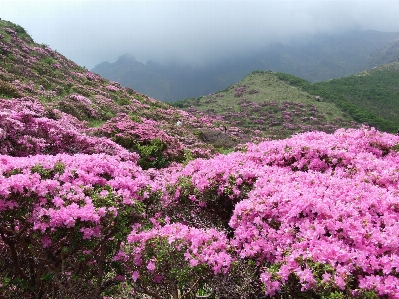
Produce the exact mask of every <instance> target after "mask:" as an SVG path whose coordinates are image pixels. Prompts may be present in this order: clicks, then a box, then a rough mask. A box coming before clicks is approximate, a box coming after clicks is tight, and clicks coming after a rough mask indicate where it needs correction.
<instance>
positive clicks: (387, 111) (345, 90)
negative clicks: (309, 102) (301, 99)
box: [313, 62, 399, 132]
mask: <svg viewBox="0 0 399 299" xmlns="http://www.w3.org/2000/svg"><path fill="white" fill-rule="evenodd" d="M313 88H314V89H315V90H317V91H318V92H319V93H321V94H323V95H325V96H326V97H328V98H329V99H331V100H333V101H335V102H337V103H339V104H340V105H341V107H342V108H343V109H345V110H347V111H348V112H349V113H351V114H352V115H353V117H354V118H355V119H356V120H358V121H361V122H367V123H369V124H370V125H372V126H375V127H377V128H379V129H381V130H385V131H388V132H396V131H397V130H398V128H399V117H398V116H399V63H398V62H394V63H391V64H386V65H382V66H379V67H375V68H373V69H370V70H367V71H364V72H361V73H359V74H356V75H353V76H349V77H345V78H340V79H334V80H330V81H326V82H320V83H316V84H314V86H313Z"/></svg>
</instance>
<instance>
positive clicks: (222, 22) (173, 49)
mask: <svg viewBox="0 0 399 299" xmlns="http://www.w3.org/2000/svg"><path fill="white" fill-rule="evenodd" d="M398 16H399V1H398V0H392V1H390V0H389V1H388V0H349V1H343V0H338V1H337V0H335V1H332V0H279V1H274V0H273V1H269V0H263V1H251V0H243V1H234V0H225V1H218V0H212V1H208V0H197V1H192V0H174V1H168V0H130V1H127V0H125V1H119V0H47V1H44V0H0V17H1V18H2V19H3V20H7V21H11V22H13V23H16V24H19V25H21V26H22V27H24V28H25V29H26V31H27V32H28V33H29V34H30V35H31V36H32V37H33V39H34V40H35V41H36V42H38V43H44V44H47V45H49V46H50V47H51V48H52V49H54V50H57V51H58V52H59V53H61V54H63V55H65V56H66V57H67V58H69V59H71V60H73V61H74V62H76V63H78V64H79V65H81V66H85V67H87V68H88V69H91V68H93V67H94V66H95V65H96V64H98V63H100V62H102V61H109V62H114V61H115V60H116V59H117V58H118V57H119V56H120V55H122V54H125V53H128V52H129V53H132V54H133V55H134V56H135V57H136V59H137V60H139V61H141V62H146V61H147V60H149V59H152V60H155V61H161V62H162V61H166V60H169V59H176V60H179V61H183V62H194V63H202V62H209V61H212V60H216V59H219V58H222V57H226V56H229V55H232V54H240V53H244V52H248V51H250V50H257V49H260V48H262V47H265V46H266V45H267V44H268V43H270V42H276V41H282V42H285V41H287V40H288V39H289V38H290V37H293V36H298V35H300V34H303V33H318V32H333V33H334V32H339V31H345V30H368V29H371V30H378V31H395V32H399V17H398Z"/></svg>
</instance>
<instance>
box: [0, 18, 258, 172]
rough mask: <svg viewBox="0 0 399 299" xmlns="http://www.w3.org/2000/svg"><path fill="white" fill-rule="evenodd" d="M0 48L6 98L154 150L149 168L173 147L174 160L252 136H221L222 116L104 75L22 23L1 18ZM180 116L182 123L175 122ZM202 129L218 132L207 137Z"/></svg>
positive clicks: (136, 148)
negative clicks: (35, 36)
mask: <svg viewBox="0 0 399 299" xmlns="http://www.w3.org/2000/svg"><path fill="white" fill-rule="evenodd" d="M0 49H1V52H0V59H1V61H2V64H1V65H0V96H1V97H2V98H8V99H11V98H16V99H20V100H18V101H19V102H20V103H21V106H24V105H27V103H28V102H33V103H35V105H38V106H40V107H41V108H40V109H41V110H42V111H43V112H42V113H41V114H40V115H41V117H47V118H53V119H54V120H56V121H59V122H61V121H62V119H63V116H65V115H68V117H69V116H72V117H75V118H76V120H75V121H74V122H76V123H77V124H79V127H82V129H81V133H82V134H83V135H87V136H92V137H94V136H96V137H107V138H110V139H111V140H112V141H114V142H116V143H117V144H119V145H121V146H124V147H126V148H127V149H128V150H129V151H133V152H138V153H140V154H142V155H143V154H145V155H146V156H148V157H147V158H150V157H151V155H155V156H156V157H157V159H155V161H153V162H152V163H150V162H149V161H148V160H147V158H144V157H142V159H144V161H142V163H144V164H145V163H147V164H148V165H147V166H146V167H148V166H149V165H154V166H157V167H160V166H162V165H163V166H165V163H166V162H165V161H164V160H165V158H164V157H163V155H164V154H170V153H171V152H174V153H173V155H174V158H175V160H176V161H183V160H184V159H186V158H187V157H209V156H210V155H212V154H214V153H216V152H217V149H216V148H218V149H219V150H223V149H225V148H230V147H233V146H235V145H237V144H239V143H241V142H246V141H249V140H250V137H248V134H245V135H244V134H243V132H241V130H240V129H239V128H236V129H234V130H233V131H231V133H229V134H223V135H221V134H220V133H221V130H220V129H219V127H220V126H221V125H223V122H222V121H221V120H219V119H210V118H207V117H206V116H202V117H201V118H196V117H195V116H193V115H191V114H189V113H186V112H183V111H181V110H178V109H174V108H172V107H170V106H169V105H167V104H164V103H162V102H160V101H157V100H154V99H152V98H150V97H148V96H146V95H144V94H140V93H137V92H136V91H134V90H133V89H131V88H125V87H122V86H121V85H120V84H119V83H118V82H114V81H109V80H106V79H104V78H102V77H100V76H99V75H97V74H94V73H92V72H90V71H88V70H87V69H84V68H82V67H80V66H78V65H76V64H75V63H73V62H72V61H70V60H68V59H67V58H66V57H64V56H62V55H61V54H60V53H58V52H57V51H54V50H52V49H51V48H49V47H48V46H46V45H39V44H36V43H34V41H33V40H32V38H31V37H30V36H29V35H28V34H27V33H26V31H25V29H24V28H22V27H20V26H18V25H14V24H12V23H10V22H7V21H4V20H3V21H0ZM20 109H22V108H20ZM178 120H180V122H182V123H183V126H181V127H178V126H176V122H177V121H178ZM121 123H123V125H122V124H121ZM204 132H207V133H209V132H211V133H212V134H213V135H215V136H219V137H218V138H214V139H212V140H210V139H207V140H206V141H205V142H204V140H203V138H202V139H201V136H202V134H203V133H204ZM212 143H213V144H212ZM172 146H173V147H174V148H173V149H172ZM172 160H173V159H172ZM168 163H170V161H169V162H168Z"/></svg>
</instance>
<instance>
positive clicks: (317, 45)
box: [91, 30, 399, 102]
mask: <svg viewBox="0 0 399 299" xmlns="http://www.w3.org/2000/svg"><path fill="white" fill-rule="evenodd" d="M398 45H399V33H397V32H378V31H372V30H368V31H350V32H345V33H340V34H313V35H302V36H300V37H297V38H295V39H292V40H290V41H289V42H287V43H275V44H272V45H269V46H268V47H266V48H264V49H263V50H258V51H248V52H247V54H246V55H242V54H241V55H240V56H238V55H237V56H233V57H226V58H225V59H222V60H219V61H218V62H215V63H212V64H207V65H202V66H192V65H188V64H182V63H179V62H178V61H175V62H170V63H168V64H161V63H158V62H155V61H151V60H149V61H148V62H146V63H142V62H140V61H137V60H136V59H135V57H134V54H131V53H127V54H124V55H122V56H120V57H119V59H118V60H117V61H116V62H113V63H110V62H108V61H104V62H102V63H100V64H98V65H96V66H95V67H94V68H93V69H92V70H91V71H93V72H95V73H98V74H100V75H101V76H103V77H105V78H107V79H110V80H114V81H117V82H119V83H121V84H122V85H124V86H128V87H131V88H133V89H135V90H136V91H138V92H141V93H144V94H147V95H149V96H151V97H153V98H155V99H159V100H162V101H165V102H169V101H177V100H180V99H184V98H193V97H198V96H201V95H205V94H209V93H214V92H216V91H219V90H223V89H225V88H227V87H228V86H230V85H231V84H234V83H236V82H238V81H239V80H241V79H242V78H243V77H244V76H245V75H247V74H248V73H250V72H252V71H254V70H271V71H277V72H284V73H288V74H291V75H294V76H298V77H301V78H303V79H305V80H308V81H310V82H320V81H326V80H329V79H334V78H340V77H344V76H349V75H352V74H355V73H358V72H361V71H363V70H366V69H370V68H373V67H375V66H378V65H381V64H385V63H390V62H393V61H397V60H398V58H399V47H398Z"/></svg>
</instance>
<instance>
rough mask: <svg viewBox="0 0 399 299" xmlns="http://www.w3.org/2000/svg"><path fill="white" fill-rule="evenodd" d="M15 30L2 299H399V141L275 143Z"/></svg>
mask: <svg viewBox="0 0 399 299" xmlns="http://www.w3.org/2000/svg"><path fill="white" fill-rule="evenodd" d="M0 25H1V26H0V50H1V53H0V59H1V61H3V62H4V63H2V64H1V66H0V80H1V81H0V84H1V86H0V95H1V97H0V297H1V298H66V297H69V298H102V299H109V298H115V299H119V298H143V299H144V298H155V299H163V298H174V299H178V298H180V299H183V298H219V299H220V298H242V299H244V298H254V299H255V298H330V299H333V298H399V287H398V286H399V274H398V267H399V247H398V243H397V239H398V237H399V235H398V234H399V227H398V225H399V224H398V223H399V191H398V190H399V189H398V187H399V185H398V184H399V183H398V181H399V154H398V151H399V136H395V135H392V134H388V133H383V132H380V131H377V130H375V129H373V128H370V127H360V128H352V129H343V128H342V129H337V130H336V131H334V132H333V133H325V132H320V131H312V132H307V133H302V134H296V135H293V136H291V137H289V138H287V139H280V140H273V141H272V140H264V139H263V140H262V135H261V134H260V133H259V135H251V134H249V133H250V131H247V132H244V131H241V130H240V129H239V128H235V127H233V126H232V125H231V124H229V123H228V122H226V121H224V120H223V119H219V118H217V116H214V117H207V116H206V115H205V114H203V115H198V116H194V115H192V114H190V113H189V112H184V111H181V110H178V109H175V108H172V107H170V106H167V105H166V104H164V103H161V102H158V101H156V100H154V99H151V98H148V97H147V96H145V95H142V94H138V93H136V92H135V91H134V90H131V89H127V88H124V87H122V86H120V85H119V84H118V83H116V82H110V81H107V80H105V79H103V78H101V77H99V76H98V75H96V74H93V73H91V72H88V71H87V70H85V69H83V68H80V67H79V66H77V65H76V64H74V63H73V62H71V61H69V60H67V59H66V58H65V57H63V56H62V55H61V54H59V53H57V52H56V51H53V50H52V49H50V48H49V47H47V46H45V45H37V44H35V43H34V42H33V40H32V39H31V38H30V37H29V35H27V33H26V31H25V30H24V29H23V28H21V27H20V26H18V25H15V24H12V23H10V22H6V21H0ZM178 121H180V122H179V123H178ZM255 133H256V132H255ZM233 147H234V150H232V149H233ZM225 149H230V152H229V153H226V152H224V153H219V152H220V151H223V150H225Z"/></svg>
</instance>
